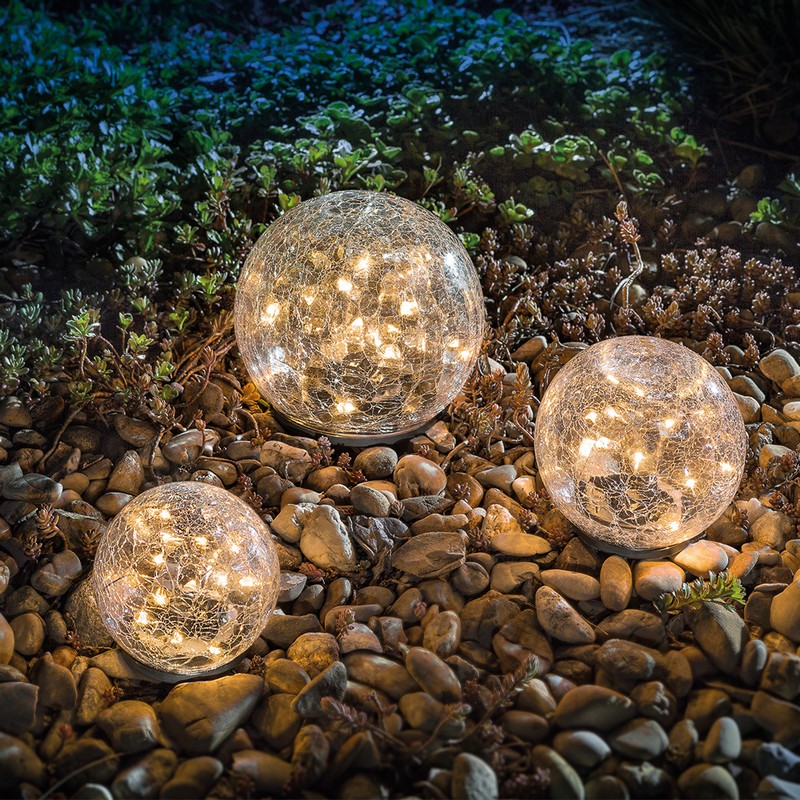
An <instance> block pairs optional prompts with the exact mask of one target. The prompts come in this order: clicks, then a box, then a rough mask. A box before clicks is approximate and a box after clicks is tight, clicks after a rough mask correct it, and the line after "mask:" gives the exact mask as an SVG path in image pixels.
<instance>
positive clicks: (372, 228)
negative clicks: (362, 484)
mask: <svg viewBox="0 0 800 800" xmlns="http://www.w3.org/2000/svg"><path fill="white" fill-rule="evenodd" d="M235 322H236V337H237V340H238V343H239V349H240V351H241V353H242V358H243V360H244V363H245V366H246V367H247V370H248V372H249V374H250V377H251V378H252V380H253V382H254V383H255V384H256V386H257V387H258V389H259V391H260V392H261V393H262V395H264V396H265V397H266V398H267V399H268V400H269V401H270V403H272V404H273V406H274V407H275V408H276V409H277V410H278V412H280V413H281V414H283V416H285V417H286V418H287V419H289V420H290V421H292V422H294V423H296V424H298V425H300V426H302V427H305V428H308V429H311V430H313V431H320V432H324V433H328V434H333V435H337V436H342V437H348V436H350V437H354V436H360V435H361V436H370V435H372V436H374V435H379V434H397V433H403V432H406V431H411V430H413V429H415V428H417V427H419V426H420V425H422V424H424V423H425V422H427V421H429V420H430V419H431V418H432V417H434V416H435V415H436V414H437V413H438V412H439V411H441V410H442V409H443V408H444V407H445V406H446V405H447V404H448V403H449V402H450V401H451V400H452V399H453V398H454V397H455V395H456V394H457V393H458V392H459V390H460V389H461V387H462V386H463V384H464V382H465V381H466V379H467V377H468V376H469V374H470V372H471V371H472V368H473V366H474V363H475V360H476V358H477V356H478V353H479V351H480V346H481V339H482V334H483V324H484V311H483V297H482V294H481V289H480V284H479V282H478V277H477V274H476V272H475V268H474V267H473V265H472V262H471V261H470V258H469V255H468V254H467V252H466V250H465V249H464V247H463V246H462V244H461V241H460V240H459V238H458V237H457V236H456V235H455V234H454V233H453V232H452V231H451V230H450V229H449V228H448V227H447V226H446V225H445V224H444V223H443V222H442V221H441V220H439V219H438V218H437V217H435V216H434V215H433V214H431V213H430V212H429V211H426V210H425V209H423V208H420V207H419V206H417V205H416V204H414V203H412V202H409V201H408V200H404V199H402V198H399V197H396V196H394V195H389V194H381V193H377V192H363V191H344V192H334V193H332V194H328V195H325V196H323V197H318V198H314V199H312V200H307V201H306V202H304V203H301V204H300V205H298V206H297V207H296V208H294V209H291V210H290V211H288V212H287V213H286V214H284V215H283V216H282V217H280V218H279V219H277V220H276V221H275V222H273V223H272V224H271V225H270V226H269V228H268V229H267V231H266V232H265V233H264V235H263V236H262V237H261V238H260V239H259V240H258V242H257V243H256V245H255V247H254V248H253V250H252V252H251V253H250V255H249V257H248V258H247V261H246V263H245V265H244V268H243V270H242V274H241V277H240V280H239V286H238V290H237V294H236V318H235Z"/></svg>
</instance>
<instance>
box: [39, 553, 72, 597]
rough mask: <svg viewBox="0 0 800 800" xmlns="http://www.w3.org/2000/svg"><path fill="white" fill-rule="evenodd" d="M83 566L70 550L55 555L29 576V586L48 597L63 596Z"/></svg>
mask: <svg viewBox="0 0 800 800" xmlns="http://www.w3.org/2000/svg"><path fill="white" fill-rule="evenodd" d="M82 570H83V566H82V564H81V561H80V559H79V558H78V556H77V555H76V554H75V553H74V552H73V551H72V550H62V551H61V552H60V553H55V554H54V555H53V556H51V558H50V559H49V560H48V561H47V562H45V563H44V564H42V566H40V567H39V568H38V569H37V570H36V571H35V572H34V573H33V574H32V575H31V579H30V580H31V586H33V588H34V589H36V590H37V591H39V592H41V593H42V594H43V595H46V596H48V597H58V596H59V595H62V594H64V593H65V592H66V591H67V590H68V589H69V588H70V587H71V586H72V582H73V581H74V580H75V578H77V577H78V576H79V575H80V574H81V571H82Z"/></svg>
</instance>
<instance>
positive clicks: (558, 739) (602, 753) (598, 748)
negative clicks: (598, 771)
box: [553, 730, 611, 769]
mask: <svg viewBox="0 0 800 800" xmlns="http://www.w3.org/2000/svg"><path fill="white" fill-rule="evenodd" d="M553 748H554V749H555V751H556V752H557V753H558V754H559V755H560V756H561V757H562V758H565V759H566V760H567V761H569V763H570V764H572V766H573V767H576V768H577V769H593V768H594V767H596V766H597V765H598V764H599V763H600V762H602V761H605V760H606V759H607V758H608V757H609V756H610V755H611V748H610V747H609V746H608V745H607V744H606V742H605V740H604V739H602V738H601V737H600V736H598V735H597V734H596V733H594V732H593V731H582V730H576V731H561V733H558V734H556V736H555V738H554V739H553Z"/></svg>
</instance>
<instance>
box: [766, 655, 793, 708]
mask: <svg viewBox="0 0 800 800" xmlns="http://www.w3.org/2000/svg"><path fill="white" fill-rule="evenodd" d="M759 688H760V689H763V690H764V691H766V692H771V693H772V694H774V695H777V696H778V697H781V698H783V699H784V700H795V699H796V698H797V697H798V696H800V656H798V655H795V654H794V653H784V652H780V651H777V650H776V651H774V652H772V653H770V654H769V658H768V659H767V660H766V666H765V668H764V670H763V672H762V673H761V683H760V685H759Z"/></svg>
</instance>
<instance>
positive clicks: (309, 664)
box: [286, 632, 339, 678]
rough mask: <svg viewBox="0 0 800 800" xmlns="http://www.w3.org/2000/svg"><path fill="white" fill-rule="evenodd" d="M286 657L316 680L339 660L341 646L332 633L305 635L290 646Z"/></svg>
mask: <svg viewBox="0 0 800 800" xmlns="http://www.w3.org/2000/svg"><path fill="white" fill-rule="evenodd" d="M286 656H287V658H289V659H290V660H291V661H294V662H295V664H299V665H300V667H302V669H303V670H305V672H306V674H307V675H308V676H309V677H310V678H315V677H316V676H317V675H319V674H320V673H321V672H324V671H325V670H326V669H328V667H330V666H331V665H332V664H333V663H334V662H336V661H338V660H339V645H338V643H337V642H336V637H335V636H333V635H332V634H330V633H324V632H319V633H317V632H313V633H303V634H301V635H300V636H298V637H297V639H295V641H294V642H292V644H291V645H290V646H289V649H288V650H287V651H286Z"/></svg>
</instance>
